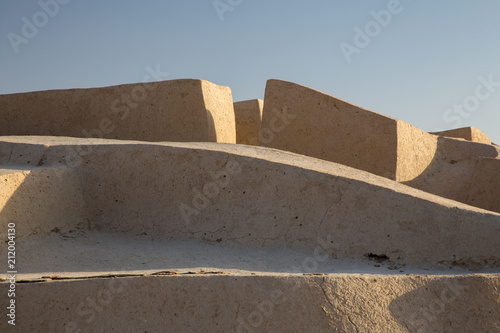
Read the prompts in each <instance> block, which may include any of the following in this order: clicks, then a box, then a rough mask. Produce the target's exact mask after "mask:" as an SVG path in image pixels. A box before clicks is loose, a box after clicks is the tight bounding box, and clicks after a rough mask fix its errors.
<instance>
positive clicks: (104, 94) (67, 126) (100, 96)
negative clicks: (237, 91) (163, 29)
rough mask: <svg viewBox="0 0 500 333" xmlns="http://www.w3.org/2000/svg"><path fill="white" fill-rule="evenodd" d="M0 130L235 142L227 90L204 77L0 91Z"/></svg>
mask: <svg viewBox="0 0 500 333" xmlns="http://www.w3.org/2000/svg"><path fill="white" fill-rule="evenodd" d="M0 118H1V119H2V121H1V122H0V135H55V136H72V137H98V138H110V139H125V140H143V141H181V142H190V141H207V142H227V143H235V142H236V128H235V120H234V109H233V101H232V94H231V90H230V89H229V88H228V87H222V86H217V85H215V84H213V83H210V82H207V81H203V80H171V81H163V82H153V83H141V84H126V85H120V86H114V87H105V88H92V89H69V90H51V91H37V92H30V93H22V94H10V95H0Z"/></svg>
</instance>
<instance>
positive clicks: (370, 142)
mask: <svg viewBox="0 0 500 333" xmlns="http://www.w3.org/2000/svg"><path fill="white" fill-rule="evenodd" d="M264 101H265V103H264V112H263V115H262V128H263V129H264V128H266V131H264V130H263V131H262V138H261V141H262V142H261V145H262V146H265V147H271V148H278V149H282V150H287V151H291V152H294V153H299V154H303V155H308V156H312V157H316V158H321V159H324V160H328V161H332V162H337V163H340V164H344V165H348V166H351V167H354V168H357V169H361V170H364V171H369V172H371V173H374V174H377V175H380V176H384V177H387V178H389V179H395V178H396V163H397V151H396V147H397V120H396V119H392V118H389V117H386V116H383V115H380V114H377V113H374V112H371V111H369V110H366V109H363V108H360V107H358V106H356V105H353V104H350V103H348V102H345V101H343V100H340V99H338V98H335V97H333V96H330V95H327V94H325V93H322V92H320V91H317V90H314V89H311V88H308V87H304V86H301V85H298V84H294V83H291V82H285V81H280V80H269V81H268V82H267V85H266V94H265V99H264Z"/></svg>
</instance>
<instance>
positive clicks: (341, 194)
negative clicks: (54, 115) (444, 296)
mask: <svg viewBox="0 0 500 333" xmlns="http://www.w3.org/2000/svg"><path fill="white" fill-rule="evenodd" d="M16 142H17V143H16ZM30 142H31V144H30ZM17 146H20V147H22V150H23V151H24V154H22V156H18V155H19V154H17V153H14V152H16V151H19V150H18V149H19V147H17ZM16 147H17V148H16ZM77 147H78V148H80V149H82V150H83V151H86V152H87V154H86V155H85V156H82V157H81V158H80V159H78V160H74V161H73V162H71V163H70V164H69V167H71V168H74V170H75V171H76V172H77V174H78V179H79V180H80V183H81V188H82V196H83V200H82V201H83V202H84V203H85V205H86V206H85V207H86V210H85V216H84V218H83V220H85V221H88V224H87V227H88V228H89V229H93V230H102V231H105V230H107V231H113V232H127V233H132V234H143V233H146V234H148V235H154V236H155V237H157V238H159V239H185V240H188V239H196V240H203V241H211V242H214V241H217V242H220V243H221V244H231V245H237V246H247V247H252V248H282V247H286V248H293V249H297V250H310V251H311V250H314V249H315V247H316V246H317V244H318V238H319V237H320V238H321V239H323V240H324V239H326V238H329V239H330V240H331V244H332V250H331V255H332V256H333V257H338V258H365V256H366V255H368V254H370V253H372V254H376V255H379V256H384V257H386V258H387V260H390V261H392V262H395V263H399V264H417V265H422V266H425V267H442V266H444V267H448V266H453V265H460V266H465V267H476V268H477V267H482V266H486V267H498V266H499V265H500V257H499V254H500V239H499V238H498V237H497V235H498V233H499V232H500V223H499V221H500V215H499V214H494V213H489V212H488V211H485V210H480V209H475V208H474V207H471V206H468V205H464V204H460V203H458V202H455V201H451V200H446V199H443V198H441V197H438V196H434V195H431V194H428V193H425V192H422V191H418V190H415V189H412V188H410V187H407V186H404V185H401V184H398V183H396V182H394V181H391V180H388V179H385V178H382V177H377V176H375V175H373V174H370V173H367V172H363V171H360V170H357V169H353V168H349V167H345V166H342V165H340V164H336V163H331V162H327V161H321V160H317V159H311V158H309V157H305V156H300V155H296V154H292V153H287V152H280V151H276V150H269V149H264V148H259V147H249V146H243V145H220V144H219V145H217V144H210V143H196V144H191V143H189V144H188V143H185V144H182V143H178V144H173V143H172V144H167V143H164V144H144V143H142V144H141V143H138V142H135V143H133V142H132V143H131V142H123V141H104V140H90V141H89V140H82V139H80V140H79V139H69V138H59V139H57V138H48V139H47V140H44V139H43V138H33V137H31V138H28V137H26V138H10V139H9V138H3V140H2V142H1V143H0V163H2V164H4V165H6V166H7V165H9V164H15V165H17V168H21V167H25V168H31V167H30V166H28V165H27V163H26V161H27V159H29V161H30V162H31V161H39V160H40V159H42V158H44V160H45V167H49V166H50V165H52V166H57V165H59V164H60V163H61V160H63V159H62V158H61V156H62V155H64V154H66V153H67V151H68V150H71V149H73V150H75V149H77ZM13 149H14V151H13ZM131 161H141V162H140V163H136V162H131ZM23 164H24V166H23ZM23 185H24V186H23V187H26V188H31V187H32V186H30V181H26V182H25V184H23ZM22 193H23V192H19V193H18V192H16V191H15V192H14V193H13V194H12V195H10V198H9V200H8V201H7V202H6V203H5V206H4V209H3V211H2V213H0V219H1V222H2V223H1V224H2V225H4V224H6V223H7V219H5V217H6V216H9V215H5V214H4V211H5V213H6V212H9V211H13V210H12V208H11V207H13V205H17V207H19V204H16V203H18V202H19V201H21V202H22V200H24V198H26V196H24V195H23V194H22ZM291 203H297V204H291ZM53 213H54V214H56V215H57V214H59V211H57V210H56V211H54V212H53ZM65 214H66V213H65ZM57 216H59V215H57ZM57 216H55V217H53V218H52V220H57V221H61V222H62V221H64V218H62V217H57ZM49 217H50V216H49ZM47 218H48V217H47ZM18 220H19V221H20V223H27V220H26V219H24V218H23V215H22V214H20V215H19V218H18ZM61 227H62V226H59V229H61ZM3 230H5V229H3ZM430 230H432V232H429V231H430Z"/></svg>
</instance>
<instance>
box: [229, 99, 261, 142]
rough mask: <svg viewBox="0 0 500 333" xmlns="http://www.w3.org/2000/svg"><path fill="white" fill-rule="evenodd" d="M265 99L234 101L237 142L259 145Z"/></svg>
mask: <svg viewBox="0 0 500 333" xmlns="http://www.w3.org/2000/svg"><path fill="white" fill-rule="evenodd" d="M263 109H264V101H263V100H260V99H252V100H249V101H241V102H236V103H234V113H235V117H236V143H239V144H244V145H252V146H259V145H260V130H261V123H262V111H263Z"/></svg>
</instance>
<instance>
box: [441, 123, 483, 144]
mask: <svg viewBox="0 0 500 333" xmlns="http://www.w3.org/2000/svg"><path fill="white" fill-rule="evenodd" d="M432 134H436V135H439V136H445V137H450V138H458V139H464V140H468V141H472V142H479V143H485V144H488V145H490V144H491V140H490V139H489V138H488V136H487V135H486V133H484V132H483V131H480V130H479V129H477V128H475V127H462V128H457V129H452V130H448V131H442V132H434V133H432Z"/></svg>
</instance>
